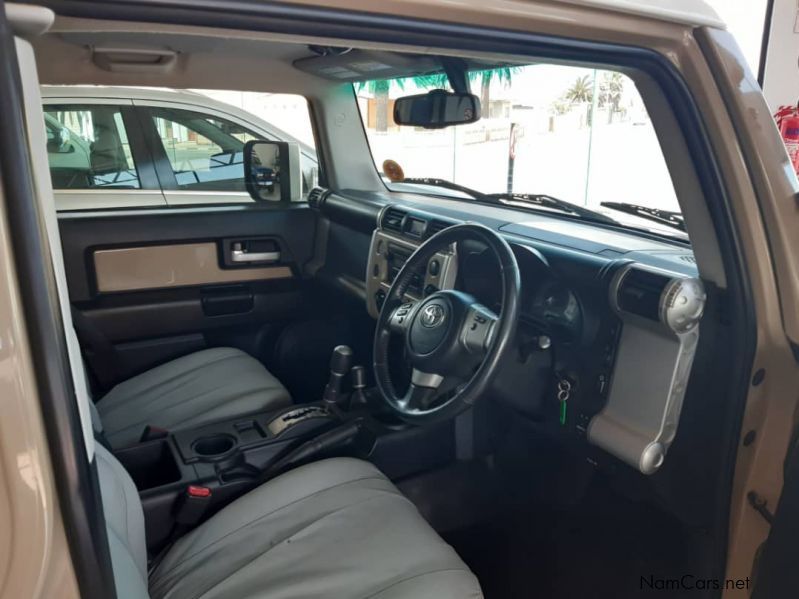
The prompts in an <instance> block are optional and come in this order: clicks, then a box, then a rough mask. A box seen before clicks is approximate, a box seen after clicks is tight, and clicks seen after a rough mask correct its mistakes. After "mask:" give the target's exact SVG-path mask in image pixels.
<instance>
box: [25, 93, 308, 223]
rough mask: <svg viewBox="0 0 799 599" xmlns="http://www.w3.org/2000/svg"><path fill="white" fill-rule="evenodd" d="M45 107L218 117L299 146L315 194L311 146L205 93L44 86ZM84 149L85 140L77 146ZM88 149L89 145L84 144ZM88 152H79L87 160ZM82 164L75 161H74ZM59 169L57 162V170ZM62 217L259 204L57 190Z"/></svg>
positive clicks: (194, 195) (236, 197)
mask: <svg viewBox="0 0 799 599" xmlns="http://www.w3.org/2000/svg"><path fill="white" fill-rule="evenodd" d="M41 95H42V102H43V104H44V106H45V108H46V107H47V106H48V105H54V104H77V105H89V104H113V105H115V106H140V107H146V106H150V107H162V108H173V109H183V110H189V111H192V112H199V113H202V114H206V115H209V116H212V117H218V118H222V119H225V120H227V121H230V122H232V123H235V124H238V125H240V126H242V127H244V128H245V129H247V130H249V131H251V132H252V133H253V134H255V135H256V136H258V137H262V138H264V139H269V140H278V141H289V142H295V143H297V144H298V145H299V148H300V156H301V163H302V171H303V178H304V179H305V182H306V184H307V188H308V189H310V188H311V187H313V185H314V184H315V178H316V170H317V168H318V159H317V156H316V151H315V150H314V148H312V147H310V146H309V145H307V144H305V143H303V142H301V141H299V140H298V139H297V138H295V137H294V136H292V135H290V134H289V133H286V132H285V131H283V130H281V129H280V128H278V127H276V126H274V125H273V124H271V123H268V122H266V121H264V120H263V119H261V118H259V117H257V116H255V115H253V114H251V113H249V112H247V111H245V110H242V109H240V108H236V107H235V106H232V105H230V104H225V103H224V102H219V101H216V100H213V99H212V98H209V97H208V96H205V95H203V94H200V93H196V92H190V91H178V90H171V89H166V88H146V87H110V86H92V85H86V86H84V85H75V86H72V85H64V86H60V85H59V86H54V85H43V86H41ZM77 141H78V145H79V149H80V144H81V140H77ZM83 145H85V143H84V144H83ZM83 153H85V152H78V154H81V155H82V154H83ZM51 156H57V157H58V158H57V159H56V160H57V161H59V162H60V161H62V160H67V161H68V160H69V158H67V156H70V155H68V154H64V155H61V156H59V155H58V154H53V155H51ZM74 159H76V158H74V157H73V160H74ZM52 164H53V161H52V158H51V166H52ZM54 192H55V198H56V206H57V208H58V210H59V211H66V210H102V209H109V208H111V209H114V208H145V207H147V208H157V207H168V206H185V205H198V204H199V205H202V204H206V205H208V204H237V203H249V202H252V201H253V200H252V199H251V198H250V196H249V194H248V193H246V192H242V191H225V192H220V191H186V190H177V189H160V190H158V189H113V188H106V189H58V188H56V189H54Z"/></svg>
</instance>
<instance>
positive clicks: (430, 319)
mask: <svg viewBox="0 0 799 599" xmlns="http://www.w3.org/2000/svg"><path fill="white" fill-rule="evenodd" d="M421 320H422V326H423V327H427V328H428V329H432V328H433V327H437V326H438V325H440V324H441V323H442V322H444V308H442V307H441V306H440V305H438V304H430V305H429V306H427V307H426V308H425V309H424V310H422V314H421Z"/></svg>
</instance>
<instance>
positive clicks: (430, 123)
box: [394, 89, 480, 129]
mask: <svg viewBox="0 0 799 599" xmlns="http://www.w3.org/2000/svg"><path fill="white" fill-rule="evenodd" d="M479 120H480V98H478V97H477V96H475V95H474V94H467V93H458V92H448V91H446V90H443V89H434V90H432V91H430V92H428V93H426V94H419V95H417V96H404V97H402V98H397V100H396V101H395V102H394V122H395V123H397V124H398V125H413V126H415V127H424V128H425V129H442V128H444V127H449V126H451V125H465V124H467V123H474V122H475V121H479Z"/></svg>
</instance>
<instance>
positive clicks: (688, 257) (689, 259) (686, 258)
mask: <svg viewBox="0 0 799 599" xmlns="http://www.w3.org/2000/svg"><path fill="white" fill-rule="evenodd" d="M680 260H682V261H683V262H690V263H691V264H696V258H695V257H693V256H691V255H690V254H685V255H684V256H680Z"/></svg>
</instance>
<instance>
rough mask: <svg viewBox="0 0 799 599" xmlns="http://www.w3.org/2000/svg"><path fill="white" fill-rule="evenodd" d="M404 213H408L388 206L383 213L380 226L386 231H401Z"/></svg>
mask: <svg viewBox="0 0 799 599" xmlns="http://www.w3.org/2000/svg"><path fill="white" fill-rule="evenodd" d="M406 214H408V213H407V212H405V211H404V210H400V209H399V208H388V209H387V210H386V211H385V212H384V213H383V222H382V223H381V226H382V227H383V228H384V229H386V230H387V231H395V232H397V233H402V220H403V219H404V218H405V215H406Z"/></svg>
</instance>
